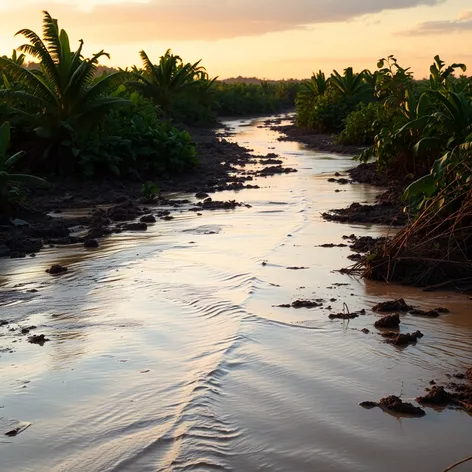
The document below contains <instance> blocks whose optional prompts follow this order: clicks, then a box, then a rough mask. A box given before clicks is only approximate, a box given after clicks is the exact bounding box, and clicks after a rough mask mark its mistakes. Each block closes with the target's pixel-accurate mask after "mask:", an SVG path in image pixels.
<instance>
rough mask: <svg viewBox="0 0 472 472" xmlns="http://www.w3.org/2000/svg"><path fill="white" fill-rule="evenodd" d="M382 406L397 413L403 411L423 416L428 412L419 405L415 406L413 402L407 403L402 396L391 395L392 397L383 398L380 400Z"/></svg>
mask: <svg viewBox="0 0 472 472" xmlns="http://www.w3.org/2000/svg"><path fill="white" fill-rule="evenodd" d="M379 406H380V408H382V409H383V410H387V411H393V412H395V413H402V414H405V415H411V416H417V417H422V416H425V415H426V413H425V411H424V410H422V409H421V408H420V407H419V406H414V405H412V404H411V403H406V402H403V401H402V400H401V398H399V397H396V396H395V395H391V396H390V397H386V398H382V399H381V400H380V402H379Z"/></svg>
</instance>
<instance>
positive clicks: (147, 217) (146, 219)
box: [139, 215, 157, 223]
mask: <svg viewBox="0 0 472 472" xmlns="http://www.w3.org/2000/svg"><path fill="white" fill-rule="evenodd" d="M139 221H140V222H141V223H155V222H156V221H157V220H156V217H155V216H153V215H144V216H141V218H140V219H139Z"/></svg>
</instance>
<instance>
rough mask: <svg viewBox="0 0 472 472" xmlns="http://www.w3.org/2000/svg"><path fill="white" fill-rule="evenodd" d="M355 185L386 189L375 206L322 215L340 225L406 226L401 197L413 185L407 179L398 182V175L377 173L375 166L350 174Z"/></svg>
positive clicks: (360, 206) (361, 165)
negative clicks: (361, 184)
mask: <svg viewBox="0 0 472 472" xmlns="http://www.w3.org/2000/svg"><path fill="white" fill-rule="evenodd" d="M348 174H349V176H350V177H351V179H352V180H353V181H354V182H358V183H363V184H369V185H374V186H377V187H382V188H384V189H387V190H386V191H385V192H384V193H382V194H380V195H379V196H378V197H377V203H376V204H374V205H363V204H360V203H353V204H352V205H351V206H350V207H348V208H343V209H335V210H331V211H329V212H327V213H324V214H323V218H325V219H326V220H329V221H337V222H339V223H364V224H382V225H389V226H390V225H391V226H404V225H405V224H406V223H407V222H408V214H407V213H405V212H404V211H403V210H404V206H405V205H404V203H403V202H402V201H401V195H402V193H403V191H404V189H405V188H406V186H407V185H408V184H409V183H410V181H407V180H406V179H404V178H403V179H399V178H398V177H397V176H395V175H389V174H386V173H381V172H379V171H378V169H377V167H376V165H375V164H374V163H372V164H360V165H359V166H357V167H355V168H353V169H351V170H349V171H348Z"/></svg>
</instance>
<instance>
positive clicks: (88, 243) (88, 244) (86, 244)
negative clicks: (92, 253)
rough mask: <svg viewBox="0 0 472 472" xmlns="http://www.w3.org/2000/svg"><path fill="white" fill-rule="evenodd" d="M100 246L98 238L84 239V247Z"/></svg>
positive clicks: (93, 247)
mask: <svg viewBox="0 0 472 472" xmlns="http://www.w3.org/2000/svg"><path fill="white" fill-rule="evenodd" d="M99 246H100V244H99V243H98V241H97V240H96V239H86V240H85V241H84V248H86V249H97V248H98V247H99Z"/></svg>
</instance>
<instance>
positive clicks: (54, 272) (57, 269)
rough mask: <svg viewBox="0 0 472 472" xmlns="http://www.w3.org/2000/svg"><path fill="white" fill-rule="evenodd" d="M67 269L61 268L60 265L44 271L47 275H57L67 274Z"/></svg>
mask: <svg viewBox="0 0 472 472" xmlns="http://www.w3.org/2000/svg"><path fill="white" fill-rule="evenodd" d="M67 270H68V269H67V267H64V266H61V265H60V264H54V265H52V266H51V267H50V268H49V269H47V270H46V272H47V273H48V274H51V275H59V274H64V273H65V272H67Z"/></svg>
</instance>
